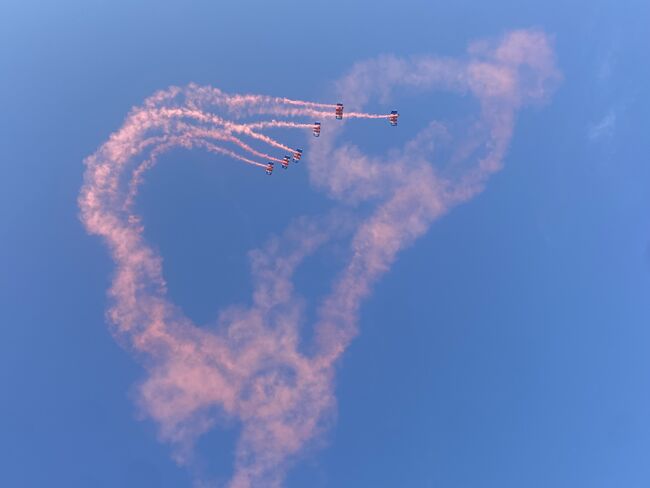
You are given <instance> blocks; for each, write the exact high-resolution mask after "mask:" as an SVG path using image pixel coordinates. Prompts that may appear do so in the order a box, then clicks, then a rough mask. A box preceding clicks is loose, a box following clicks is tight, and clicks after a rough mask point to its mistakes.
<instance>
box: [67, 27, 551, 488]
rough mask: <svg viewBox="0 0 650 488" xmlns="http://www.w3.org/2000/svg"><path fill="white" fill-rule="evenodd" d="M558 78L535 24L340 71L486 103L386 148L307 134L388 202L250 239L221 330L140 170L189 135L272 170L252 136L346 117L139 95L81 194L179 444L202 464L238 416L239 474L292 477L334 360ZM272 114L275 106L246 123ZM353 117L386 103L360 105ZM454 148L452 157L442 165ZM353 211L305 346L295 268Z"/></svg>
mask: <svg viewBox="0 0 650 488" xmlns="http://www.w3.org/2000/svg"><path fill="white" fill-rule="evenodd" d="M559 79H560V75H559V72H558V71H557V69H556V67H555V60H554V54H553V50H552V47H551V44H550V41H549V39H548V38H547V37H546V35H545V34H543V33H542V32H539V31H530V30H521V31H515V32H511V33H508V34H507V35H505V36H503V37H502V38H501V39H499V40H497V41H489V42H488V41H485V42H477V43H474V44H472V45H471V46H470V48H469V50H468V55H467V57H466V58H465V59H447V58H435V57H429V56H419V57H413V58H409V59H401V58H397V57H393V56H384V57H380V58H377V59H374V60H370V61H366V62H362V63H359V64H357V65H355V66H354V67H353V68H352V69H351V71H350V72H349V73H348V75H346V76H345V77H343V78H342V79H341V80H340V81H339V82H338V83H337V88H338V92H339V95H340V97H341V99H344V100H346V101H347V102H346V103H348V105H349V106H350V107H351V108H353V109H354V110H361V109H362V108H363V106H364V105H365V104H366V103H368V102H369V101H370V100H372V99H375V98H378V99H379V100H388V99H389V98H390V97H391V96H392V94H393V93H394V92H398V91H402V90H408V91H411V92H415V93H425V92H427V91H431V90H447V91H452V92H456V93H458V94H459V95H461V96H472V97H474V98H475V99H476V100H477V102H478V104H477V109H478V114H477V115H476V117H475V118H474V119H473V120H472V122H471V123H469V124H466V127H465V129H464V131H463V132H462V133H457V132H458V131H454V130H452V129H450V128H448V127H446V126H445V125H443V124H441V123H439V122H432V123H431V124H430V125H429V126H427V127H426V128H425V129H423V130H422V131H421V132H419V133H418V134H416V135H415V137H413V139H412V140H411V141H410V142H408V143H406V144H405V146H404V147H403V148H402V149H401V150H400V151H396V152H394V153H393V154H391V155H390V157H386V158H379V157H372V156H369V155H366V154H364V153H363V152H362V151H361V149H359V148H358V147H356V146H354V145H352V144H349V143H346V144H337V142H336V141H337V137H336V136H337V135H338V133H339V132H342V129H336V130H330V128H329V127H328V131H329V132H327V131H324V133H323V137H322V138H320V139H314V141H313V142H312V143H311V146H310V150H309V158H307V159H308V162H307V164H306V167H307V168H308V171H309V175H310V181H311V183H312V184H313V186H314V187H315V188H317V189H319V190H322V191H324V192H326V193H327V194H328V195H329V196H330V197H331V198H332V199H334V200H336V201H338V202H339V205H340V206H352V208H354V205H355V204H357V203H359V202H362V201H365V202H371V204H372V205H374V210H373V211H372V212H371V214H370V215H369V216H366V217H364V218H362V219H354V218H348V217H342V214H341V213H332V214H331V215H329V216H327V217H324V218H322V219H311V220H310V219H304V218H303V219H298V220H297V221H296V222H294V224H292V225H291V226H290V227H289V229H288V230H287V231H286V232H285V233H284V234H282V235H281V236H280V237H276V238H273V239H271V240H270V242H269V243H268V244H267V245H265V247H264V251H252V252H251V254H250V257H251V262H252V272H253V282H254V285H255V286H254V292H253V296H252V302H251V303H252V305H251V306H250V307H249V308H247V309H242V308H232V309H228V310H225V311H224V312H223V313H222V314H221V316H220V324H219V326H218V327H217V328H215V329H214V330H210V329H205V328H199V327H197V326H196V325H195V324H193V323H192V322H191V321H190V320H189V319H188V318H187V317H184V316H183V314H182V313H181V312H180V310H179V309H178V308H177V307H175V306H174V305H173V304H172V303H170V302H169V300H168V298H167V293H166V285H165V281H164V279H163V273H162V259H161V257H160V256H159V255H157V254H156V252H155V251H154V250H153V249H152V248H151V247H150V246H149V245H148V244H147V243H146V242H145V240H144V238H143V224H142V222H141V219H140V218H139V216H138V215H137V214H136V213H135V210H134V200H135V197H136V195H137V190H138V188H139V186H140V185H141V184H142V182H143V177H144V174H145V173H146V171H147V170H148V169H150V168H151V167H153V166H154V165H155V164H156V162H157V160H158V158H159V157H160V156H161V155H162V154H163V153H164V152H166V151H168V150H170V149H172V148H175V147H183V148H187V149H193V148H201V149H203V150H205V151H209V152H213V153H217V154H221V155H225V156H228V157H231V158H233V159H235V160H239V161H241V162H244V163H246V164H250V165H253V166H259V167H261V168H265V167H266V164H263V163H261V162H259V159H260V158H263V159H266V160H271V161H280V160H278V159H276V158H274V157H272V156H271V155H269V154H268V153H267V152H265V151H264V150H262V149H256V148H254V147H253V145H252V144H258V145H259V144H265V145H266V146H268V148H270V149H273V150H277V149H281V150H283V151H291V150H292V148H291V147H290V146H288V145H286V144H283V143H282V142H280V141H277V140H275V139H273V138H271V137H269V136H267V135H265V134H263V133H262V132H260V131H261V130H263V129H265V128H269V127H280V128H285V129H292V130H307V131H309V130H310V129H311V128H312V124H311V123H310V120H304V119H305V118H306V117H308V118H310V119H312V120H313V119H315V118H317V119H321V118H322V119H327V118H333V116H334V113H333V109H334V107H335V105H333V104H319V103H315V102H302V101H297V100H290V99H286V98H277V97H265V96H259V95H229V94H226V93H223V92H221V91H219V90H217V89H215V88H211V87H200V86H196V85H189V86H187V87H185V88H178V87H172V88H169V89H167V90H164V91H160V92H158V93H156V94H154V95H153V96H152V97H150V98H149V99H147V100H146V101H145V102H144V103H143V105H142V106H141V107H136V108H134V109H133V110H132V111H131V113H130V114H129V115H128V117H127V118H126V120H125V122H124V124H123V126H122V127H121V128H120V129H119V130H118V131H117V132H115V133H114V134H112V135H111V137H110V138H109V140H108V141H107V142H105V143H104V144H103V145H102V146H101V147H100V148H99V149H98V150H97V152H95V153H94V154H93V155H91V156H89V157H88V158H87V159H86V161H85V164H86V173H85V178H84V184H83V187H82V189H81V193H80V196H79V206H80V209H81V219H82V221H83V223H84V225H85V226H86V228H87V230H88V231H89V232H90V233H93V234H97V235H100V236H101V237H102V238H103V239H104V241H105V242H106V244H107V246H108V248H109V250H110V253H111V256H112V258H113V260H114V262H115V266H116V270H115V275H114V277H113V282H112V285H111V288H110V290H109V297H110V308H109V310H108V319H109V321H110V323H111V324H112V326H113V328H114V331H115V335H116V336H117V337H118V338H119V339H120V340H122V341H124V343H125V344H127V345H128V347H129V348H130V349H132V350H133V351H134V352H135V353H136V354H137V357H138V358H139V359H141V360H142V362H143V365H144V367H145V368H146V370H147V377H146V379H145V380H144V381H143V382H142V384H141V385H139V387H138V399H139V400H138V401H139V405H140V407H141V408H142V410H143V412H144V413H145V414H146V415H148V416H149V417H150V418H151V419H153V420H154V421H155V422H156V423H157V424H158V426H159V429H160V437H161V439H162V440H164V441H166V442H168V443H170V444H171V445H172V446H173V447H174V455H175V459H176V460H177V461H178V462H179V463H182V464H188V465H191V463H192V456H193V446H194V445H195V442H196V440H197V439H198V438H199V437H200V436H201V435H203V434H205V433H206V432H207V431H209V430H210V429H212V428H213V427H214V426H215V423H216V422H217V420H218V419H219V418H222V417H223V416H225V417H227V418H232V419H235V420H236V421H237V422H238V425H239V426H240V427H241V432H240V435H239V439H238V442H237V447H236V456H235V466H234V474H233V476H232V478H231V480H230V481H229V484H228V486H230V487H231V488H245V487H277V486H280V485H281V484H282V482H283V479H284V475H285V473H286V470H287V469H288V467H289V465H290V463H291V462H293V461H294V460H295V459H296V458H297V456H298V455H299V454H300V453H301V452H302V451H303V450H304V449H305V448H306V447H308V446H310V445H313V443H314V442H315V441H316V440H318V438H319V435H320V434H321V433H322V432H323V431H324V429H326V427H327V423H328V421H330V420H331V414H332V413H333V411H334V408H335V403H336V402H335V398H334V383H333V381H334V365H335V364H336V361H337V359H338V358H339V357H340V356H341V354H342V353H343V352H344V351H345V350H346V348H347V346H348V344H349V343H350V341H351V340H352V339H353V338H354V337H355V335H356V334H357V333H358V325H357V324H358V317H359V310H360V305H361V303H362V300H363V299H364V298H366V297H368V295H369V294H370V292H371V289H372V287H373V285H374V283H375V282H376V281H377V280H378V279H379V278H380V277H381V276H382V275H383V274H384V273H385V272H387V271H388V270H389V269H390V266H391V264H392V263H393V262H394V260H395V258H396V255H397V254H398V253H399V251H400V250H402V249H404V248H405V247H407V246H409V245H410V244H412V243H413V242H414V241H415V240H416V239H417V238H418V237H419V236H421V235H423V234H424V233H425V232H426V231H427V229H428V228H429V226H430V225H431V223H432V222H433V221H434V220H435V219H436V218H438V217H440V216H441V215H443V214H444V213H446V212H448V211H449V210H450V209H451V208H452V207H454V206H455V205H457V204H459V203H462V202H464V201H467V200H468V199H470V198H472V197H473V196H474V195H476V194H477V193H479V192H480V191H481V190H482V189H483V187H484V185H485V183H486V181H487V179H488V178H489V176H490V175H491V174H493V173H495V172H496V171H499V170H500V169H501V167H502V164H503V159H504V156H505V154H506V151H507V147H508V144H509V142H510V139H511V137H512V133H513V127H514V122H515V115H516V112H517V111H518V109H519V108H521V107H522V106H523V105H525V104H529V103H534V102H539V101H543V100H544V99H545V98H546V97H547V96H548V95H549V94H550V92H551V90H552V89H553V87H554V86H555V85H556V84H557V83H558V81H559ZM263 115H270V116H272V117H273V119H272V120H267V121H252V122H246V120H247V119H249V118H250V117H253V116H263ZM355 117H356V118H386V116H385V115H374V114H366V113H364V112H350V113H349V114H346V118H355ZM280 118H283V120H279V119H280ZM287 119H297V121H293V120H287ZM442 150H444V151H445V153H444V158H445V165H446V166H445V167H446V169H441V168H442V167H440V166H438V165H436V166H434V165H433V164H432V163H433V162H434V160H435V161H436V163H438V161H439V159H440V158H441V155H442V153H441V152H440V151H442ZM436 168H437V169H436ZM342 223H344V224H345V227H346V228H348V229H349V230H350V232H351V240H350V247H349V257H348V260H347V263H346V264H345V266H344V268H343V269H342V270H341V271H340V273H339V274H338V276H337V278H336V280H335V281H334V283H333V284H332V288H331V291H330V293H329V294H328V295H327V296H326V297H325V298H324V299H323V300H322V302H321V303H320V307H319V313H318V319H317V321H316V323H315V324H313V325H312V326H313V327H314V331H315V334H314V342H313V344H312V346H311V347H310V348H308V349H309V351H310V353H309V354H307V353H305V352H303V350H304V347H301V339H300V326H301V324H302V323H303V321H304V319H303V317H302V309H301V306H300V305H299V303H300V302H299V301H296V300H294V289H293V284H292V275H293V273H294V271H295V270H296V268H297V267H298V266H299V265H300V263H301V262H302V261H303V260H304V259H305V258H306V257H308V256H309V255H310V254H312V253H313V252H314V251H315V250H316V249H317V248H319V246H322V245H324V244H325V243H326V242H327V241H328V240H329V239H331V238H333V237H336V236H340V228H341V226H342Z"/></svg>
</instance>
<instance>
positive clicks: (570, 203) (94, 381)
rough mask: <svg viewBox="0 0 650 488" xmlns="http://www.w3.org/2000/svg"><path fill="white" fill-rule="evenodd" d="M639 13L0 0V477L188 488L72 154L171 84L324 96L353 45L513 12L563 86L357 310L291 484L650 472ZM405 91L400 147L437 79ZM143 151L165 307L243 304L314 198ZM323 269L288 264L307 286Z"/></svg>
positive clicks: (445, 484)
mask: <svg viewBox="0 0 650 488" xmlns="http://www.w3.org/2000/svg"><path fill="white" fill-rule="evenodd" d="M649 19H650V5H649V4H648V3H647V2H643V1H635V0H631V1H627V2H624V5H623V6H621V5H620V4H619V2H613V1H612V2H587V1H573V2H564V1H558V0H550V1H545V2H542V1H538V2H514V1H502V0H498V1H494V2H479V1H477V0H474V1H467V0H461V1H454V2H446V3H444V2H437V1H436V2H432V1H410V0H406V1H399V2H396V1H383V0H381V1H370V0H363V1H358V2H352V1H339V0H337V1H308V2H284V1H277V2H262V1H256V2H250V1H241V2H231V3H229V4H225V3H222V2H215V1H197V2H180V1H178V0H176V1H165V0H163V1H157V2H153V1H141V2H127V1H110V2H109V1H95V0H90V1H85V2H81V1H77V2H72V1H61V2H34V1H16V0H5V2H4V3H3V4H2V5H1V6H0V165H1V167H2V177H1V178H0V378H1V383H0V386H1V390H0V391H1V392H2V394H1V396H0V485H1V486H8V487H28V488H32V487H39V488H40V487H66V488H76V487H84V488H85V487H89V486H92V487H107V488H108V487H110V488H113V487H117V486H119V487H124V488H131V487H133V488H149V487H151V488H153V487H156V488H157V487H165V488H170V487H179V488H180V487H189V486H191V474H190V473H188V472H187V471H186V470H184V469H181V468H179V467H177V466H176V465H175V464H174V463H173V461H171V459H170V455H169V454H170V450H169V447H168V446H166V445H165V444H161V443H159V442H158V441H157V440H156V428H155V425H153V423H151V422H150V421H148V420H140V419H138V418H137V415H136V414H137V410H136V408H135V406H134V403H133V394H132V392H133V387H134V385H135V384H136V383H137V382H138V381H139V380H141V379H142V378H143V372H142V369H141V367H140V365H138V363H137V362H135V361H134V360H133V358H132V357H131V356H130V354H129V353H128V352H127V351H125V350H124V349H123V348H121V347H120V346H119V344H117V343H116V342H115V341H114V339H113V338H112V336H111V334H110V333H109V331H108V328H107V325H106V321H105V317H104V311H105V308H106V289H107V287H108V286H109V284H110V279H111V274H112V272H113V265H112V263H111V262H110V259H109V256H108V254H107V252H106V249H105V248H104V246H103V244H102V243H101V242H100V241H99V239H97V238H95V237H89V236H87V235H86V233H85V231H84V229H83V227H82V225H81V223H80V222H79V220H78V217H77V214H78V209H77V205H76V198H77V194H78V191H79V187H80V185H81V178H82V172H83V167H82V160H83V158H84V157H86V156H87V155H89V154H91V153H92V152H93V151H94V150H95V149H96V148H97V146H98V145H99V144H101V143H102V142H103V141H104V140H105V139H106V138H107V136H108V134H110V133H111V132H112V131H114V130H116V129H117V128H118V127H119V126H120V124H121V122H122V120H123V118H124V116H125V115H126V113H127V112H128V110H129V108H130V107H131V106H133V105H136V104H138V103H140V102H141V101H142V100H143V99H144V98H146V97H147V96H148V95H150V94H151V93H152V92H154V91H155V90H157V89H160V88H164V87H167V86H168V85H171V84H181V85H182V84H186V83H188V82H196V83H199V84H210V85H213V86H217V87H219V88H221V89H223V90H226V91H231V92H255V93H265V94H270V95H280V96H290V97H294V98H303V99H318V100H323V101H326V100H328V97H329V96H330V95H331V93H332V88H331V86H330V82H331V81H332V80H335V79H337V78H339V77H340V76H341V75H342V74H343V73H345V72H346V71H347V70H348V69H349V68H350V66H351V65H352V64H353V63H354V62H356V61H359V60H363V59H366V58H369V57H374V56H377V55H379V54H383V53H395V54H398V55H401V56H408V55H410V54H422V53H431V54H440V55H452V56H455V55H459V54H462V53H463V52H464V50H465V48H466V45H467V43H468V42H469V41H471V40H473V39H480V38H485V37H491V36H497V35H499V34H501V33H503V32H504V31H507V30H510V29H516V28H522V27H531V26H532V27H537V28H540V29H543V30H544V31H545V32H547V33H548V34H550V35H553V36H555V46H556V51H557V56H558V62H559V67H560V69H561V71H562V73H563V75H564V81H563V83H562V85H561V86H560V87H559V89H558V90H557V92H556V93H555V95H554V96H553V98H552V100H551V103H550V104H548V105H547V106H545V107H541V108H532V109H530V108H529V109H526V110H523V111H521V112H520V113H519V116H518V124H517V127H516V130H515V135H514V139H513V142H512V145H511V148H510V151H509V154H508V156H507V159H506V161H505V163H506V168H505V170H504V171H503V172H501V173H500V174H498V175H497V176H495V177H494V178H493V179H492V180H491V181H490V183H489V185H488V188H487V189H486V191H485V192H484V193H482V194H481V195H480V196H478V197H477V198H475V199H473V200H472V201H471V202H469V203H468V204H466V205H463V206H461V207H458V208H456V209H455V210H453V211H452V212H451V213H450V214H449V215H447V216H446V217H444V218H443V219H442V220H440V221H438V222H436V223H435V224H434V225H433V226H432V228H431V230H430V231H429V232H428V234H427V235H426V236H425V237H424V238H422V239H420V240H419V241H418V242H417V243H416V245H415V246H413V247H412V248H410V249H408V250H407V251H405V252H404V253H402V254H401V255H400V258H399V259H398V261H397V263H396V264H395V266H394V267H393V268H392V270H391V272H390V273H389V274H388V275H386V276H385V277H384V278H383V280H382V281H381V282H380V284H379V285H378V286H377V288H376V289H375V292H374V294H373V296H372V298H371V299H370V300H369V301H367V302H366V303H365V304H364V307H363V310H362V319H361V329H362V333H361V335H360V336H359V337H358V338H357V339H356V341H355V342H354V344H353V345H352V347H351V348H350V349H349V350H348V351H347V353H346V355H345V357H344V359H343V361H342V362H341V364H340V367H339V371H338V377H337V398H338V402H339V406H338V418H337V422H336V424H335V425H334V426H333V427H332V429H331V431H330V432H329V434H328V435H327V437H326V440H327V447H326V448H324V449H320V450H316V451H315V452H314V453H312V454H309V455H308V456H307V457H306V458H305V459H304V460H303V461H302V462H301V463H299V464H298V465H297V466H296V467H295V468H294V469H293V470H292V471H291V472H290V474H289V477H288V479H287V483H286V484H287V486H288V487H303V486H310V487H323V488H324V487H337V488H338V487H344V488H347V487H365V486H368V487H371V486H372V487H396V486H402V487H404V486H406V487H416V488H419V487H422V488H425V487H426V488H428V487H440V488H461V487H472V488H475V487H476V488H491V487H494V488H508V487H512V488H519V487H540V488H541V487H549V486H552V487H567V488H568V487H571V488H574V487H579V486H585V487H587V486H588V487H612V488H613V487H626V488H633V487H634V488H635V487H639V488H641V487H647V486H649V485H650V462H648V453H650V355H649V354H648V351H649V350H650V328H649V327H648V326H649V325H650V219H649V218H648V215H650V191H649V189H648V187H649V183H650V164H649V158H648V152H649V151H648V150H649V149H650V147H649V144H648V135H647V133H648V121H647V118H648V116H649V115H650V102H649V101H650V98H649V96H650V94H649V93H648V91H649V87H650V69H649V67H648V62H647V61H648V59H647V58H648V56H647V46H648V45H650V31H649V30H648V21H649ZM405 103H410V104H409V105H407V106H408V110H409V112H410V113H411V116H410V117H411V120H412V122H411V123H410V125H409V123H408V122H407V121H406V117H405V116H402V120H403V122H402V120H401V121H400V127H399V130H400V131H402V134H403V137H404V139H405V140H406V139H408V138H409V135H410V134H409V131H412V132H413V133H414V132H415V131H417V130H418V129H419V128H420V127H419V126H418V124H419V123H420V121H422V122H424V121H425V120H428V119H431V118H432V117H431V112H432V111H433V110H434V109H435V107H436V96H435V95H433V96H431V97H430V98H429V99H427V100H425V102H420V103H418V104H415V103H413V102H412V101H411V102H405ZM446 115H449V114H446ZM355 134H356V133H355ZM358 134H359V137H361V138H364V137H365V140H364V139H362V140H361V143H362V144H363V145H364V147H373V145H374V144H375V141H373V133H372V131H367V132H364V131H358ZM377 144H382V147H383V145H385V142H381V143H380V142H379V141H377ZM165 162H166V163H167V164H164V165H160V166H159V167H157V168H156V169H155V170H154V171H153V172H152V173H151V174H150V175H149V176H148V179H147V184H146V185H145V188H144V190H143V192H142V194H141V197H140V199H139V208H140V210H141V212H142V214H143V216H144V219H145V222H146V223H147V237H148V239H149V240H150V242H152V243H154V245H155V246H156V248H157V249H158V250H159V251H160V253H161V254H162V256H163V258H164V260H165V276H166V278H167V280H168V282H169V287H170V297H171V299H172V300H173V301H175V302H176V303H178V304H179V305H180V306H181V307H182V308H183V310H184V311H185V313H186V314H187V315H189V316H190V317H191V318H192V319H194V320H195V321H197V322H198V323H206V322H209V321H211V320H213V319H214V318H215V316H216V312H217V310H218V309H219V308H220V307H223V306H226V305H229V304H231V303H234V302H238V301H242V300H246V299H247V297H248V295H249V293H250V286H251V284H250V282H249V275H248V272H247V270H248V264H247V257H246V252H247V251H248V250H249V249H251V248H254V247H257V246H259V245H260V244H261V243H263V242H264V241H265V240H266V239H267V237H268V236H269V235H270V233H273V232H278V231H280V230H281V229H283V228H284V227H285V226H286V223H287V222H288V221H289V220H290V219H291V218H293V217H294V216H296V215H300V214H311V213H319V212H321V211H323V210H324V209H326V208H328V207H329V205H330V203H329V202H328V201H327V200H326V198H325V197H324V196H323V195H322V194H319V193H316V192H315V191H314V190H313V189H312V188H310V187H309V186H308V184H307V176H306V173H305V171H304V170H301V169H297V170H296V171H293V172H292V173H291V175H290V177H288V178H285V179H283V180H282V181H276V179H274V180H272V183H273V184H269V181H268V180H267V179H265V177H257V176H258V174H257V173H255V174H254V175H253V174H252V173H251V170H250V169H249V168H245V167H241V166H238V165H233V164H225V162H224V161H220V160H219V158H215V157H214V156H211V155H208V154H205V153H201V152H196V153H181V152H178V153H173V154H171V155H170V157H169V158H167V159H166V161H165ZM220 163H224V164H220ZM274 178H275V177H274ZM206 221H211V222H214V223H215V225H213V226H203V225H198V224H200V223H202V222H206ZM326 258H327V256H324V257H323V256H321V258H318V259H326ZM322 268H326V265H323V263H322V262H319V261H318V260H317V262H316V263H315V265H314V266H313V267H312V268H307V271H308V272H305V273H303V274H302V275H300V276H299V277H298V282H299V283H304V289H305V293H306V294H307V298H309V294H310V293H314V294H315V293H316V292H321V291H322V288H321V287H320V285H319V281H320V279H321V278H320V275H319V274H318V273H319V272H322V271H323V269H322ZM309 273H311V274H309ZM235 435H236V432H235V431H234V429H226V430H225V431H224V430H216V431H213V432H212V433H211V434H209V435H208V436H207V437H205V438H203V439H202V440H201V442H200V444H199V446H198V449H199V453H200V456H201V459H202V463H203V464H202V465H201V466H200V467H199V468H198V469H200V470H202V471H204V472H206V473H209V474H211V475H215V476H227V475H228V473H229V470H230V469H231V465H232V453H233V442H234V439H235Z"/></svg>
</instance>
